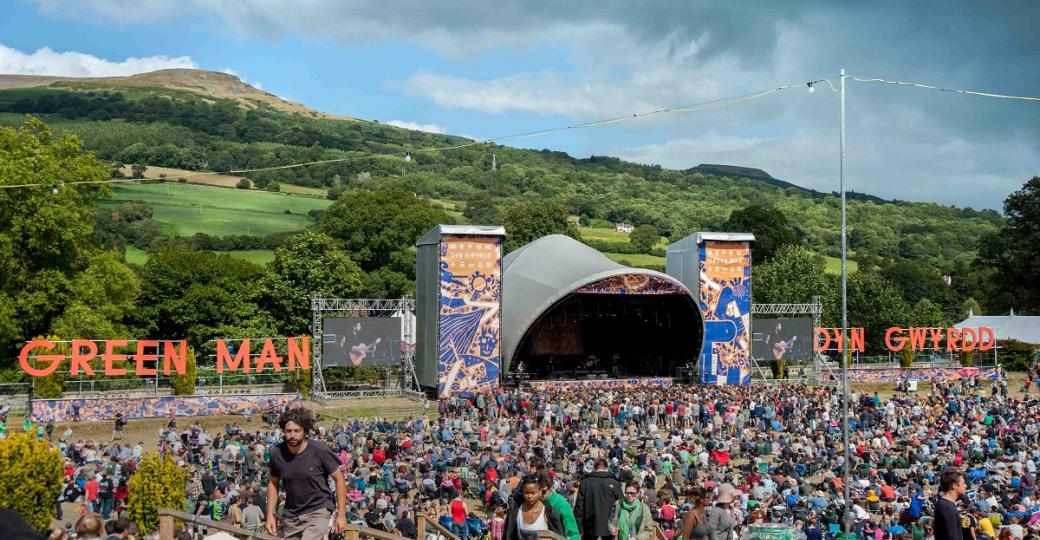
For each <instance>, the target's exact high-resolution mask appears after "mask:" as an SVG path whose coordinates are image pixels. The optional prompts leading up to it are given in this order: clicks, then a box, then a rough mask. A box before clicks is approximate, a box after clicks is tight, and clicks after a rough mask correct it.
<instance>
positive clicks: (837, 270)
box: [824, 257, 859, 275]
mask: <svg viewBox="0 0 1040 540" xmlns="http://www.w3.org/2000/svg"><path fill="white" fill-rule="evenodd" d="M824 259H825V260H826V271H827V273H828V274H834V275H838V274H841V259H840V258H838V257H824ZM845 265H846V267H847V269H848V271H849V273H850V274H851V273H853V272H855V271H857V270H859V263H858V262H856V261H850V260H846V261H845Z"/></svg>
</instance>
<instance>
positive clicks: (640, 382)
mask: <svg viewBox="0 0 1040 540" xmlns="http://www.w3.org/2000/svg"><path fill="white" fill-rule="evenodd" d="M526 384H527V386H529V387H531V389H532V390H538V391H542V392H546V391H550V390H578V389H595V390H607V389H609V390H638V389H641V388H664V387H666V386H671V385H672V379H671V378H670V377H657V378H645V379H588V380H584V381H531V382H528V383H526Z"/></svg>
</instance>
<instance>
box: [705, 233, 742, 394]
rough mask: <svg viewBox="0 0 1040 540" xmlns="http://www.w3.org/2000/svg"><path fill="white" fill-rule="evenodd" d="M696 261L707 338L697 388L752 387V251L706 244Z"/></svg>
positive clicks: (738, 246)
mask: <svg viewBox="0 0 1040 540" xmlns="http://www.w3.org/2000/svg"><path fill="white" fill-rule="evenodd" d="M698 256H699V259H700V261H699V262H700V287H699V289H700V291H699V293H700V294H699V296H700V299H699V303H700V308H701V315H702V316H703V317H704V323H705V334H706V335H705V340H704V350H703V351H702V352H701V383H702V384H713V385H726V384H740V385H747V384H750V383H751V325H750V317H751V245H750V243H749V242H726V241H715V240H705V241H704V242H703V243H702V244H701V245H700V246H698ZM722 336H725V337H722Z"/></svg>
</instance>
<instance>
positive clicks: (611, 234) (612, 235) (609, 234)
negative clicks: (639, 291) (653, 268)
mask: <svg viewBox="0 0 1040 540" xmlns="http://www.w3.org/2000/svg"><path fill="white" fill-rule="evenodd" d="M578 231H579V232H581V237H582V238H584V239H586V240H603V241H606V242H628V233H623V232H617V231H616V230H614V229H598V228H594V227H578ZM654 247H655V248H661V249H664V248H666V247H668V239H667V238H663V237H662V238H661V239H660V240H658V241H657V243H656V244H654ZM662 264H663V263H662Z"/></svg>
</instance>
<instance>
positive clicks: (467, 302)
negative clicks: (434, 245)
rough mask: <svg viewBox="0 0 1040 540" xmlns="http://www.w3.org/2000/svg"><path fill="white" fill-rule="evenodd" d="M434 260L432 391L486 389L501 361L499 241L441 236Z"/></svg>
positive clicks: (465, 392) (493, 382) (441, 393)
mask: <svg viewBox="0 0 1040 540" xmlns="http://www.w3.org/2000/svg"><path fill="white" fill-rule="evenodd" d="M439 264H440V301H439V309H438V318H439V320H438V335H437V374H438V384H437V394H438V395H439V396H441V397H446V396H449V395H452V394H461V395H470V394H472V393H476V392H483V391H487V390H492V389H494V388H496V387H497V386H498V374H499V367H500V366H501V360H502V348H501V343H500V341H501V319H502V239H501V238H500V237H494V236H468V235H467V236H459V235H445V236H444V237H443V238H442V239H441V243H440V261H439Z"/></svg>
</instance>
